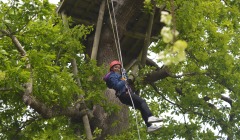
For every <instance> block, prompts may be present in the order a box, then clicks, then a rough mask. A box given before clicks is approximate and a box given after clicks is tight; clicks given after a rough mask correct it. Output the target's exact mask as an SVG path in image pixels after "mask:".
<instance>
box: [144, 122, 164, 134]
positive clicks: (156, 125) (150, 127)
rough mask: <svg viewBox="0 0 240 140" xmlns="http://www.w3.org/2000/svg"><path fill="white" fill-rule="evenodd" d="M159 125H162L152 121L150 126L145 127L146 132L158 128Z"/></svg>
mask: <svg viewBox="0 0 240 140" xmlns="http://www.w3.org/2000/svg"><path fill="white" fill-rule="evenodd" d="M161 127H162V125H160V123H153V124H152V125H151V126H149V127H148V128H147V132H153V131H156V130H158V129H160V128H161Z"/></svg>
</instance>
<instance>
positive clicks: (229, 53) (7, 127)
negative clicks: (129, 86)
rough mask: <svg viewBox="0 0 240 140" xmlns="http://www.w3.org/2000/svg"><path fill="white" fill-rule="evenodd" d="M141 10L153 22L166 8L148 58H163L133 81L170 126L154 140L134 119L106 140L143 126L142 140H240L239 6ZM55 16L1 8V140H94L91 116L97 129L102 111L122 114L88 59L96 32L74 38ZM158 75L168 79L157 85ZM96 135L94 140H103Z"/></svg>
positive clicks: (183, 4) (32, 8)
mask: <svg viewBox="0 0 240 140" xmlns="http://www.w3.org/2000/svg"><path fill="white" fill-rule="evenodd" d="M125 1H127V0H125ZM125 1H123V2H125ZM142 2H144V4H145V6H144V7H142V8H146V12H149V11H150V12H151V11H152V9H153V7H154V6H156V7H158V6H162V5H164V6H165V8H164V11H165V12H167V13H168V14H167V17H165V18H166V20H165V21H164V20H163V18H164V17H162V18H161V19H162V20H161V21H159V23H160V22H164V23H165V27H166V28H163V29H165V30H162V31H159V36H160V37H159V40H158V41H157V42H153V44H154V45H151V46H150V47H149V50H148V52H151V53H155V54H158V55H157V56H158V57H157V58H155V60H156V61H155V62H157V63H158V65H156V67H153V66H148V65H146V66H145V67H143V68H141V69H140V70H139V71H137V72H136V73H134V75H137V77H136V79H135V82H134V83H135V86H136V88H137V89H138V90H140V91H141V96H142V97H143V98H145V99H146V100H147V101H148V103H149V106H150V108H151V110H152V111H153V113H154V114H156V115H161V116H163V117H164V118H165V120H164V122H163V127H162V128H161V130H160V131H158V132H156V133H153V134H147V133H146V130H145V126H144V124H143V121H142V120H141V117H140V114H137V118H138V124H136V122H135V117H136V116H135V115H134V113H133V111H132V110H130V114H129V116H126V117H129V127H128V129H126V130H123V131H122V132H120V133H116V135H111V136H106V137H105V139H109V140H110V139H138V132H137V127H136V125H138V128H139V131H140V132H141V133H140V135H141V139H229V140H232V139H240V133H239V127H240V126H239V125H240V124H239V122H240V116H239V114H240V109H239V107H240V102H239V98H240V93H239V90H240V83H239V82H240V80H239V77H240V68H239V64H238V62H239V61H240V60H239V58H240V56H239V53H240V49H239V48H240V47H239V39H240V10H239V9H240V2H239V1H237V0H229V1H226V0H205V1H202V0H193V1H191V2H190V1H187V0H170V1H166V0H156V1H154V3H151V2H152V1H150V0H145V1H142ZM55 9H56V6H54V5H52V4H50V3H49V2H48V1H47V0H43V1H42V0H21V1H18V0H17V1H10V0H9V1H8V3H4V2H0V20H1V22H0V62H1V65H0V104H1V105H0V113H1V116H0V118H1V124H2V125H1V126H0V130H1V131H0V137H1V139H77V138H78V139H86V135H85V133H84V131H85V130H84V124H83V122H82V120H81V119H80V118H81V117H82V116H83V115H84V114H88V116H89V118H90V123H94V121H93V120H92V119H91V117H90V114H91V112H90V110H91V108H93V106H94V105H100V106H102V107H103V108H104V110H105V111H106V113H107V115H109V116H110V115H111V114H112V113H114V112H117V111H119V110H120V109H119V106H116V105H114V104H113V103H111V102H108V100H106V97H104V96H103V93H104V90H105V89H106V86H105V84H104V81H103V80H102V77H103V76H104V74H105V72H107V71H108V68H105V67H103V66H101V65H97V62H96V61H95V60H90V58H89V56H87V55H86V53H85V49H86V48H85V46H84V45H83V44H84V43H83V42H84V41H85V40H86V39H87V36H88V35H89V34H90V33H92V32H93V30H94V29H93V27H92V26H85V25H77V26H74V27H72V28H66V27H65V26H64V25H63V21H62V19H61V18H60V16H59V15H57V14H56V12H55ZM168 15H169V16H168ZM122 16H124V15H122ZM132 18H134V17H132ZM68 20H69V24H71V18H69V19H68ZM168 21H170V23H169V22H168ZM168 23H169V24H168ZM177 34H178V35H177ZM169 36H170V40H169ZM171 36H172V37H171ZM186 46H187V47H186ZM74 62H77V63H76V64H77V66H75V65H74V64H75V63H74ZM74 69H75V70H76V69H77V71H78V73H77V74H74V72H73V71H74ZM158 69H164V70H165V76H163V77H161V76H160V77H161V78H157V79H154V80H153V79H151V80H149V78H151V77H150V76H149V75H151V74H152V73H154V72H156V70H158ZM130 72H131V71H129V74H130ZM78 80H79V81H80V82H78ZM83 108H84V109H83ZM86 108H89V109H90V110H87V109H86ZM86 110H87V112H88V113H86V112H84V111H86ZM104 115H106V114H104ZM118 123H119V122H118V120H115V122H114V123H113V124H110V125H111V126H114V125H117V124H118ZM92 131H93V138H96V137H97V136H98V135H99V134H101V129H100V128H95V129H94V130H92Z"/></svg>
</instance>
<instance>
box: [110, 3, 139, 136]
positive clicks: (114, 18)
mask: <svg viewBox="0 0 240 140" xmlns="http://www.w3.org/2000/svg"><path fill="white" fill-rule="evenodd" d="M111 4H112V10H113V19H112V14H111V11H110V6H109V0H107V5H108V12H109V16H110V21H111V25H112V29H113V36H114V41H115V46H116V49H117V54H118V59H119V60H120V62H121V63H122V70H121V71H122V76H123V78H124V79H126V84H125V86H126V88H127V90H128V94H129V97H130V99H131V102H132V105H133V109H134V111H133V112H134V116H135V118H136V119H135V120H136V125H137V131H138V138H139V140H141V137H140V131H139V127H138V120H137V115H136V108H135V105H134V102H133V99H132V95H131V93H132V91H131V90H130V87H128V84H127V75H126V70H125V69H124V68H123V61H122V54H121V46H120V40H119V35H118V29H117V20H116V17H115V10H114V5H113V1H112V0H111ZM113 20H114V23H115V28H114V24H113ZM115 34H116V35H115Z"/></svg>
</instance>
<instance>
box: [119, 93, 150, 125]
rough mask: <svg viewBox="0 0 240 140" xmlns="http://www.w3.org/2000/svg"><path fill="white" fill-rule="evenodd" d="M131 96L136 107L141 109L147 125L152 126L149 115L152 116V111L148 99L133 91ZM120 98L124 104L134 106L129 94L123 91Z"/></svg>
mask: <svg viewBox="0 0 240 140" xmlns="http://www.w3.org/2000/svg"><path fill="white" fill-rule="evenodd" d="M131 96H132V100H133V103H134V107H135V108H136V109H138V110H140V112H141V115H142V118H143V120H144V121H145V124H146V126H147V127H149V126H151V124H150V123H148V117H150V116H152V112H151V111H150V109H149V107H148V105H147V103H146V101H145V100H144V99H142V98H141V97H139V96H138V95H136V94H133V93H131ZM118 98H119V100H120V101H121V102H122V103H123V104H126V105H129V106H133V105H132V101H131V98H130V95H129V94H126V93H122V95H120V96H118Z"/></svg>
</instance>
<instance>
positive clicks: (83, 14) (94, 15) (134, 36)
mask: <svg viewBox="0 0 240 140" xmlns="http://www.w3.org/2000/svg"><path fill="white" fill-rule="evenodd" d="M100 4H101V0H62V2H61V5H60V6H59V7H58V10H57V12H58V13H61V12H63V11H65V14H67V16H71V17H72V19H73V20H74V23H75V24H85V25H94V26H95V25H96V23H97V20H98V13H99V8H100ZM110 4H111V3H110ZM149 17H150V16H149V14H148V13H146V12H144V9H143V7H142V9H139V10H138V11H137V12H136V13H135V14H134V16H132V18H131V20H130V21H129V22H128V23H127V26H126V29H125V30H124V35H123V36H122V37H121V38H120V44H121V50H122V54H123V55H124V56H125V57H124V58H123V61H124V62H125V64H126V63H128V62H130V61H131V60H132V59H135V58H136V57H137V56H138V55H139V54H140V52H141V49H142V47H143V45H144V39H145V33H146V30H147V26H148V23H149V22H148V21H149ZM107 22H109V12H108V6H107V5H106V9H105V14H104V23H103V24H106V23H107ZM109 26H110V25H109ZM162 26H163V24H162V23H160V9H157V10H156V12H155V16H154V22H153V28H152V34H151V40H152V41H157V39H158V35H159V33H160V29H161V28H162ZM86 47H90V48H91V47H92V46H86Z"/></svg>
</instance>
